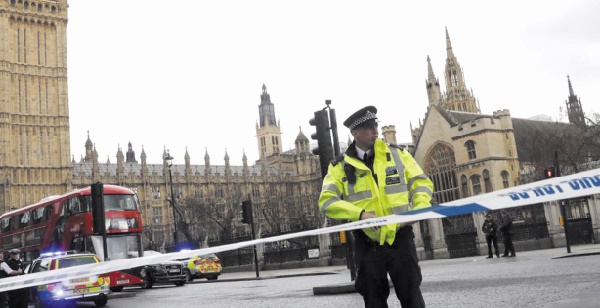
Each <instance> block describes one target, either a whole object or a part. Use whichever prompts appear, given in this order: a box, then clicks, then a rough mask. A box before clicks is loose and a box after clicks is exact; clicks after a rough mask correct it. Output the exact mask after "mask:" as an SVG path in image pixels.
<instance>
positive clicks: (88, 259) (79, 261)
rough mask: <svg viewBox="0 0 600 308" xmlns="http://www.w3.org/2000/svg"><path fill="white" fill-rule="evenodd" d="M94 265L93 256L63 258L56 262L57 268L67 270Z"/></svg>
mask: <svg viewBox="0 0 600 308" xmlns="http://www.w3.org/2000/svg"><path fill="white" fill-rule="evenodd" d="M91 263H96V258H94V256H79V257H76V258H64V259H60V260H58V268H67V267H71V266H77V265H84V264H91Z"/></svg>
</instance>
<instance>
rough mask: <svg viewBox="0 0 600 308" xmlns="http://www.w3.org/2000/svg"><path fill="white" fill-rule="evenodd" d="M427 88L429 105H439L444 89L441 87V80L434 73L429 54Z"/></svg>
mask: <svg viewBox="0 0 600 308" xmlns="http://www.w3.org/2000/svg"><path fill="white" fill-rule="evenodd" d="M425 88H426V89H427V98H429V105H439V104H440V103H441V101H442V90H441V89H440V81H439V80H438V78H437V77H436V76H435V74H434V73H433V68H432V67H431V59H430V58H429V55H428V56H427V80H426V81H425Z"/></svg>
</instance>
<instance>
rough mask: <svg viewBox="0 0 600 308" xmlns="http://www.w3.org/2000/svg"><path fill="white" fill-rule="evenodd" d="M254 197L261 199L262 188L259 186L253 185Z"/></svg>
mask: <svg viewBox="0 0 600 308" xmlns="http://www.w3.org/2000/svg"><path fill="white" fill-rule="evenodd" d="M252 196H254V197H260V188H259V187H258V185H252Z"/></svg>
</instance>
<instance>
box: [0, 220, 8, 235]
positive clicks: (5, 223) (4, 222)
mask: <svg viewBox="0 0 600 308" xmlns="http://www.w3.org/2000/svg"><path fill="white" fill-rule="evenodd" d="M0 226H1V227H2V232H8V231H10V217H6V218H4V219H2V221H0Z"/></svg>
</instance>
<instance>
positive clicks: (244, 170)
mask: <svg viewBox="0 0 600 308" xmlns="http://www.w3.org/2000/svg"><path fill="white" fill-rule="evenodd" d="M242 164H243V166H242V174H243V175H244V176H248V175H249V174H250V170H249V169H248V157H246V150H244V155H243V156H242Z"/></svg>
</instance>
